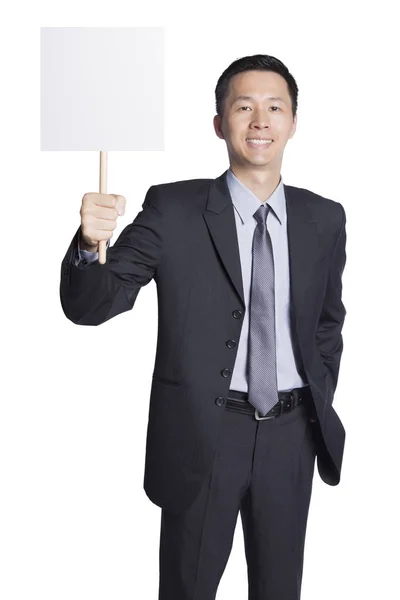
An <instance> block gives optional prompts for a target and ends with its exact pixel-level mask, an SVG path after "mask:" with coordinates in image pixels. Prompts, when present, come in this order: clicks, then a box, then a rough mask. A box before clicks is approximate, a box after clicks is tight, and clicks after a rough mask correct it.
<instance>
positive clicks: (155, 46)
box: [41, 27, 164, 151]
mask: <svg viewBox="0 0 400 600" xmlns="http://www.w3.org/2000/svg"><path fill="white" fill-rule="evenodd" d="M41 150H85V151H86V150H97V151H99V150H102V151H108V150H118V151H120V150H164V28H163V27H42V28H41Z"/></svg>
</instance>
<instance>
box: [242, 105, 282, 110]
mask: <svg viewBox="0 0 400 600" xmlns="http://www.w3.org/2000/svg"><path fill="white" fill-rule="evenodd" d="M242 108H250V106H241V107H240V108H239V110H241V109H242ZM271 108H277V109H278V110H282V109H281V108H280V107H279V106H271Z"/></svg>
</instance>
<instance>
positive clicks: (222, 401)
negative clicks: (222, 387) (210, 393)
mask: <svg viewBox="0 0 400 600" xmlns="http://www.w3.org/2000/svg"><path fill="white" fill-rule="evenodd" d="M224 402H225V400H224V398H223V397H222V396H218V398H215V404H216V405H217V406H222V405H223V404H224Z"/></svg>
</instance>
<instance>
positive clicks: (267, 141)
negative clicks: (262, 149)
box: [246, 139, 272, 144]
mask: <svg viewBox="0 0 400 600" xmlns="http://www.w3.org/2000/svg"><path fill="white" fill-rule="evenodd" d="M246 142H251V143H252V144H272V140H251V139H247V140H246Z"/></svg>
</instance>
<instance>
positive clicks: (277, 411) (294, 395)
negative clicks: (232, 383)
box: [225, 385, 311, 421]
mask: <svg viewBox="0 0 400 600" xmlns="http://www.w3.org/2000/svg"><path fill="white" fill-rule="evenodd" d="M310 395H311V392H310V386H309V385H306V386H303V387H299V388H293V389H292V390H289V391H287V392H278V402H277V403H276V404H275V406H273V407H272V408H271V410H270V411H269V412H268V413H267V414H266V415H265V417H263V416H261V415H260V414H259V412H258V409H257V408H255V406H253V405H252V404H250V402H249V400H248V394H247V392H241V391H238V390H229V392H228V398H227V400H226V404H225V408H226V409H227V410H233V411H236V412H240V413H243V414H249V415H254V417H255V418H256V419H257V421H265V420H266V419H275V418H276V417H280V416H281V415H282V414H284V413H287V412H291V411H292V410H294V409H295V408H296V407H297V406H299V405H300V404H305V403H306V402H307V400H309V398H310Z"/></svg>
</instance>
